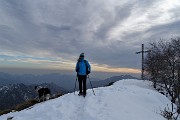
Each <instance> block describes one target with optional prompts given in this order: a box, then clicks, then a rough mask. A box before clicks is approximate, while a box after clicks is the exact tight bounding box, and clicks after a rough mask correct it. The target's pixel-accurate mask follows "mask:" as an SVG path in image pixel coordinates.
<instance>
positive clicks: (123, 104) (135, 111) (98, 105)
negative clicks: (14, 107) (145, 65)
mask: <svg viewBox="0 0 180 120" xmlns="http://www.w3.org/2000/svg"><path fill="white" fill-rule="evenodd" d="M94 90H95V93H96V96H94V95H93V92H92V90H91V89H89V90H88V92H87V97H86V98H83V97H81V96H78V95H77V93H76V95H74V94H73V93H69V94H66V95H64V96H61V97H59V98H57V99H53V100H49V101H46V102H44V103H40V104H36V105H35V106H34V107H33V108H30V109H27V110H23V111H20V112H14V113H9V114H6V115H2V116H0V120H6V119H7V117H8V116H13V117H14V118H13V120H165V119H164V118H163V117H162V116H161V115H160V110H163V109H164V107H166V105H167V104H170V101H169V100H168V99H167V98H166V97H165V96H163V95H161V94H160V93H158V92H156V91H155V90H153V89H152V88H151V82H149V81H141V80H134V79H127V80H121V81H118V82H116V83H115V84H114V85H112V86H110V87H104V88H103V87H102V88H96V89H94Z"/></svg>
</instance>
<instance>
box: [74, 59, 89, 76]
mask: <svg viewBox="0 0 180 120" xmlns="http://www.w3.org/2000/svg"><path fill="white" fill-rule="evenodd" d="M84 63H85V66H86V74H87V75H88V74H89V73H90V71H89V69H88V65H87V61H86V60H84ZM78 71H79V61H78V69H77V71H76V72H78Z"/></svg>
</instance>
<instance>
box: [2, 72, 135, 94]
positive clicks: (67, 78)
mask: <svg viewBox="0 0 180 120" xmlns="http://www.w3.org/2000/svg"><path fill="white" fill-rule="evenodd" d="M121 79H137V78H135V77H132V76H130V75H120V76H113V77H110V78H107V79H105V80H99V79H96V78H90V80H91V82H92V84H93V87H100V86H105V85H107V84H109V83H110V82H115V81H118V80H121ZM75 80H76V76H72V75H62V74H59V73H53V74H45V75H32V74H24V75H11V74H7V73H3V72H0V86H4V85H10V84H20V83H23V84H24V85H32V84H43V83H54V84H56V85H57V86H59V87H61V88H63V89H64V90H66V91H69V92H73V91H74V86H75ZM87 86H88V88H89V87H90V84H89V79H87Z"/></svg>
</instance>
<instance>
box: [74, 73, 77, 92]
mask: <svg viewBox="0 0 180 120" xmlns="http://www.w3.org/2000/svg"><path fill="white" fill-rule="evenodd" d="M76 82H77V76H76V81H75V87H74V95H75V90H76Z"/></svg>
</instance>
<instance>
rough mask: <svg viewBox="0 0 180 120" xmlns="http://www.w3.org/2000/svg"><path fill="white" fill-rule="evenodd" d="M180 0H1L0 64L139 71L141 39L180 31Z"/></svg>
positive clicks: (2, 66) (14, 66)
mask: <svg viewBox="0 0 180 120" xmlns="http://www.w3.org/2000/svg"><path fill="white" fill-rule="evenodd" d="M179 31H180V1H179V0H1V2H0V68H16V67H17V68H33V69H36V68H37V69H41V68H42V69H53V70H58V69H61V70H64V69H66V70H72V69H74V67H75V64H76V61H77V58H78V57H79V54H80V53H81V52H84V53H85V58H86V59H87V60H88V61H89V62H90V63H91V65H92V69H93V70H94V71H109V72H129V73H138V72H140V71H139V69H140V68H141V66H140V63H141V61H140V60H141V58H140V57H141V56H140V55H136V54H135V52H136V51H139V50H141V44H145V46H146V47H147V46H148V43H149V42H152V41H157V40H159V39H161V38H164V39H168V38H171V37H177V36H179V35H180V32H179Z"/></svg>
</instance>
